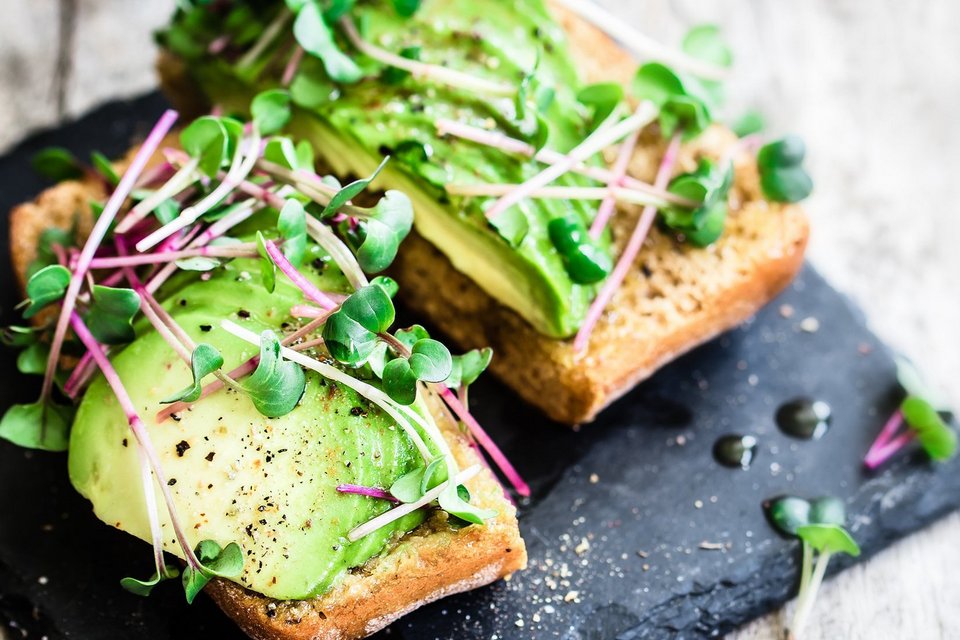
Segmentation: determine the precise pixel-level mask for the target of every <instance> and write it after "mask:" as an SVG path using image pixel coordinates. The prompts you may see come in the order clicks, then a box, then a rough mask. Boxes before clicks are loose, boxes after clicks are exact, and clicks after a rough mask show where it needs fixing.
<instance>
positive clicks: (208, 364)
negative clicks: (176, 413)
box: [160, 343, 223, 404]
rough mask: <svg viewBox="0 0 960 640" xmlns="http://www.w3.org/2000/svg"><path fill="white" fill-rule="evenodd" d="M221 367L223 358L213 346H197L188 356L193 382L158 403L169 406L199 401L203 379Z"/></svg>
mask: <svg viewBox="0 0 960 640" xmlns="http://www.w3.org/2000/svg"><path fill="white" fill-rule="evenodd" d="M222 366H223V356H222V355H220V352H219V351H218V350H217V349H216V348H215V347H213V346H211V345H209V344H204V343H201V344H198V345H197V347H196V348H195V349H194V350H193V353H192V354H191V355H190V371H191V373H192V374H193V382H192V383H191V384H190V385H189V386H187V387H185V388H184V389H181V390H180V391H178V392H177V393H175V394H173V395H172V396H169V397H166V398H164V399H163V400H161V401H160V402H161V403H162V404H170V403H173V402H195V401H197V400H199V399H200V393H201V392H202V391H203V385H202V384H201V383H202V382H203V379H204V378H205V377H207V376H208V375H210V374H212V373H213V372H214V371H217V370H219V369H220V367H222Z"/></svg>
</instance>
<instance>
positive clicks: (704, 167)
mask: <svg viewBox="0 0 960 640" xmlns="http://www.w3.org/2000/svg"><path fill="white" fill-rule="evenodd" d="M732 185H733V166H732V165H731V164H730V163H729V162H727V163H722V164H721V165H719V166H718V165H716V164H714V163H713V162H711V161H710V160H707V159H702V160H701V161H700V164H699V165H698V166H697V169H696V170H695V171H693V172H691V173H685V174H682V175H679V176H677V177H676V178H674V179H673V180H671V181H670V186H669V187H668V189H669V190H670V191H671V192H673V193H676V194H677V195H680V196H683V197H684V198H686V199H687V200H693V201H695V202H699V203H700V206H698V207H696V208H695V209H687V208H682V207H675V206H670V207H667V208H665V209H664V210H663V214H662V216H661V218H660V219H661V220H662V221H663V224H664V225H665V226H666V227H667V228H669V229H671V230H672V231H675V232H677V233H680V234H682V235H683V236H684V237H685V238H686V240H687V241H688V242H691V243H692V244H694V245H696V246H698V247H705V246H707V245H710V244H712V243H713V242H715V241H716V240H717V238H719V237H720V234H721V233H723V225H724V221H725V220H726V218H727V194H728V193H729V191H730V187H731V186H732Z"/></svg>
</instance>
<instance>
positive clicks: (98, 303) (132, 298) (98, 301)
mask: <svg viewBox="0 0 960 640" xmlns="http://www.w3.org/2000/svg"><path fill="white" fill-rule="evenodd" d="M91 299H92V303H91V304H90V306H89V308H88V309H87V312H86V313H85V314H84V316H83V321H84V323H86V325H87V327H88V328H89V329H90V333H92V334H93V336H94V337H95V338H96V339H97V341H98V342H102V343H103V344H126V343H128V342H131V341H132V340H133V339H134V337H136V333H135V332H134V330H133V318H134V316H136V315H137V311H139V310H140V296H139V295H138V294H137V292H136V291H134V290H133V289H122V288H113V287H105V286H103V285H99V284H97V285H94V286H93V289H92V291H91Z"/></svg>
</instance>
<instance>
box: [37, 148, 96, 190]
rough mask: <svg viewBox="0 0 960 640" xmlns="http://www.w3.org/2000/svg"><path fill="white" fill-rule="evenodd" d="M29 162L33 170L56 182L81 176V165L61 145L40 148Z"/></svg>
mask: <svg viewBox="0 0 960 640" xmlns="http://www.w3.org/2000/svg"><path fill="white" fill-rule="evenodd" d="M30 164H31V165H32V166H33V170H34V171H36V172H37V173H39V174H40V175H42V176H43V177H45V178H49V179H51V180H55V181H57V182H60V181H61V180H72V179H74V178H80V177H82V176H83V165H82V164H80V161H79V160H77V158H76V156H74V155H73V153H71V152H70V151H68V150H67V149H64V148H63V147H47V148H46V149H41V150H40V151H38V152H37V153H36V154H35V155H34V156H33V158H31V160H30Z"/></svg>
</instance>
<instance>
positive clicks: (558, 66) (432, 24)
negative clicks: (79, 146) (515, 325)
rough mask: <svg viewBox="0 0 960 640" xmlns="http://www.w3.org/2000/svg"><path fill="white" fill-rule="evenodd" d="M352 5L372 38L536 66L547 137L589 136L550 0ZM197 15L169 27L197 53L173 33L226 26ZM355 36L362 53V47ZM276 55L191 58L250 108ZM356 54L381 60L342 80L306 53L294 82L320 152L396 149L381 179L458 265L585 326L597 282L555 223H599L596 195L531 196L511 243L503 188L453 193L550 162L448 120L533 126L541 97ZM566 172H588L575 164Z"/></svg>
mask: <svg viewBox="0 0 960 640" xmlns="http://www.w3.org/2000/svg"><path fill="white" fill-rule="evenodd" d="M251 7H253V9H254V10H255V11H259V15H262V16H263V23H264V24H266V23H267V22H268V21H269V18H270V17H271V16H270V13H269V12H265V11H264V9H263V7H262V6H259V5H257V3H252V4H251ZM352 16H353V19H354V21H355V22H356V24H357V25H358V26H359V28H360V29H361V31H362V33H363V37H364V38H365V39H366V40H367V41H369V42H373V43H377V44H379V45H381V46H384V47H386V48H388V49H390V50H391V51H399V50H401V49H403V48H408V47H419V51H420V54H419V55H420V58H421V59H422V60H423V61H424V62H429V63H434V64H439V65H443V66H446V67H449V68H453V69H457V70H460V71H464V72H465V73H469V74H472V75H474V76H477V77H482V78H485V79H487V80H494V81H497V82H499V83H501V84H504V85H509V86H518V85H519V84H520V83H521V81H522V79H523V78H524V77H525V76H526V75H527V74H529V73H530V72H531V71H532V70H533V69H534V66H535V65H536V73H535V74H534V75H533V79H532V80H531V82H530V86H529V95H531V96H534V97H536V98H542V97H543V96H545V95H547V93H548V92H552V95H553V97H552V100H550V101H549V104H548V105H546V106H545V107H544V109H542V110H541V115H542V116H543V117H544V119H545V120H546V122H548V124H549V132H550V137H549V139H548V142H547V146H549V147H550V148H553V149H556V150H558V151H561V152H565V151H568V150H569V149H570V148H572V147H573V146H575V145H576V144H577V143H578V142H579V141H580V140H582V139H583V137H584V136H585V135H586V125H585V122H584V114H583V110H582V107H581V105H579V103H578V102H577V101H576V91H577V90H578V88H579V80H578V78H577V74H576V70H575V67H574V65H573V63H572V61H571V59H570V57H569V54H568V53H567V49H566V43H565V41H564V36H563V33H562V30H561V29H560V27H559V26H558V25H557V24H556V23H555V22H554V21H553V19H552V18H551V17H550V15H549V13H548V11H547V10H546V7H545V4H544V2H543V0H521V1H518V2H469V1H466V0H425V1H424V2H423V3H422V5H421V7H420V9H419V10H418V11H417V12H416V14H414V16H413V17H410V18H404V17H402V16H399V15H398V14H397V12H396V11H395V10H394V9H393V6H392V3H391V2H389V1H388V0H375V1H371V2H365V3H362V4H360V5H357V6H356V7H355V8H354V10H353V11H352ZM208 19H212V18H208ZM188 23H189V21H188V20H187V15H186V14H183V13H182V14H180V16H179V18H178V20H177V21H176V22H175V23H174V25H173V26H172V27H171V29H170V30H168V31H167V32H166V39H165V43H166V44H167V46H170V47H171V48H173V49H174V50H175V51H177V52H179V53H180V54H181V55H184V56H185V57H189V56H192V54H191V53H189V52H188V51H187V50H185V49H182V47H179V46H178V45H177V44H176V41H175V40H174V39H173V37H172V36H173V34H176V35H177V37H178V38H182V37H183V34H184V32H187V33H189V34H190V37H192V38H194V39H197V40H203V39H204V38H205V37H207V35H208V34H209V33H214V32H216V26H212V27H211V26H210V25H207V27H205V28H206V29H207V30H206V31H203V30H196V31H190V29H189V24H188ZM163 37H164V36H161V38H162V39H163ZM280 40H283V39H282V38H281V39H280ZM345 49H346V50H348V51H349V52H350V53H351V55H354V54H355V51H353V50H352V49H350V48H349V47H345ZM274 54H277V55H279V53H278V51H276V50H274V51H271V52H268V53H267V54H266V55H265V56H264V58H263V60H262V61H261V63H260V64H259V65H254V68H252V69H250V68H248V69H238V68H237V67H236V65H232V64H231V63H230V62H229V61H227V60H226V59H224V58H217V57H209V56H203V55H200V56H198V57H196V59H191V61H190V64H189V70H190V73H191V74H193V75H194V77H195V79H196V80H197V81H198V85H199V86H200V87H201V88H202V90H203V91H204V92H205V93H206V94H207V95H208V97H209V98H210V101H211V102H213V103H215V104H218V105H221V106H223V107H225V108H227V109H228V110H237V111H243V110H244V109H245V108H246V105H248V104H249V100H250V97H251V96H252V95H253V94H254V93H255V92H257V91H260V90H263V89H267V88H272V87H275V86H277V84H278V82H279V77H280V73H279V72H277V71H276V69H275V68H274V67H273V66H271V63H269V60H270V59H271V56H273V55H274ZM355 57H357V59H358V60H359V61H360V62H361V63H362V66H363V68H364V69H365V70H366V71H367V72H368V76H367V77H366V78H365V79H364V80H362V81H360V82H358V83H355V84H337V85H335V84H333V83H331V82H330V81H329V80H328V79H327V77H326V75H325V71H324V69H323V65H322V63H321V61H320V60H318V59H316V58H312V57H310V56H308V57H307V58H306V59H304V60H303V62H302V63H301V65H300V68H299V72H298V74H297V76H296V77H295V79H294V81H293V84H292V85H291V87H290V90H291V95H292V97H293V101H294V103H295V104H296V105H297V107H298V109H297V113H296V115H295V117H294V120H293V122H292V123H291V125H290V127H289V128H290V130H291V131H292V132H293V133H294V134H295V135H298V136H300V137H302V138H305V139H309V140H310V141H311V142H313V143H314V146H315V148H316V150H317V153H318V154H319V155H320V156H321V157H323V158H324V159H325V160H326V161H327V162H328V163H330V164H331V165H332V166H333V168H334V169H335V170H336V171H337V172H338V173H340V174H344V175H346V174H351V173H352V174H356V175H367V174H369V173H370V172H371V171H372V170H373V169H374V168H375V167H376V165H377V162H378V160H379V158H380V157H381V156H383V155H391V156H392V161H391V163H390V165H389V166H388V169H387V170H386V171H385V172H384V173H383V174H382V177H381V178H380V179H378V181H377V183H376V186H377V187H378V188H396V189H401V190H403V191H404V192H406V193H407V195H409V196H410V197H411V199H412V200H413V202H414V205H415V214H416V215H415V225H416V228H417V231H418V232H419V233H420V234H421V235H423V236H424V237H425V238H426V239H427V240H429V241H430V242H431V243H432V244H434V245H435V246H436V247H437V248H438V249H439V250H440V251H442V252H443V253H444V254H445V255H446V256H447V257H448V258H449V259H450V260H451V262H452V263H453V265H454V266H455V267H456V268H457V269H458V270H460V271H461V272H463V273H465V274H467V275H469V276H470V277H471V278H472V279H473V280H474V281H475V282H476V283H477V284H478V285H479V286H480V287H481V288H482V289H484V290H485V291H486V292H487V293H489V294H490V295H492V296H493V297H495V298H496V299H497V300H499V301H500V302H501V303H503V304H504V305H506V306H508V307H510V308H512V309H514V310H516V311H517V312H518V313H520V315H522V316H523V317H524V318H525V319H526V320H527V321H529V322H530V323H531V324H532V325H533V326H534V327H535V328H536V329H537V330H538V331H540V332H541V333H543V334H546V335H548V336H551V337H556V338H564V337H568V336H570V335H572V334H573V333H575V332H576V330H577V329H578V328H579V326H580V324H581V323H582V321H583V318H584V316H585V314H586V311H587V309H588V308H589V305H590V302H591V300H592V298H593V296H594V295H595V292H596V286H595V285H593V286H585V285H579V284H575V283H574V282H573V281H572V280H571V279H570V276H569V275H568V274H567V272H566V270H565V268H564V264H563V261H562V259H561V257H560V255H559V254H558V252H557V251H556V249H555V248H554V246H553V244H552V243H551V242H550V239H549V235H548V232H547V225H548V223H549V222H550V220H552V219H554V218H557V217H561V216H567V215H570V214H573V215H576V216H579V217H580V218H581V219H582V220H583V222H584V223H585V224H587V225H589V222H590V220H591V219H592V217H593V216H594V215H595V211H596V208H595V203H589V202H586V203H585V202H582V201H558V200H539V199H528V200H526V201H525V202H523V203H522V204H521V205H518V208H519V210H520V212H521V214H522V216H523V217H524V218H525V219H526V223H527V226H528V231H527V233H526V235H525V236H524V237H523V239H522V240H521V241H520V242H519V244H518V245H517V246H511V244H510V242H508V240H506V239H505V238H504V237H502V236H501V235H500V234H499V233H498V232H497V231H496V229H494V228H493V227H492V226H491V224H490V223H489V222H488V220H487V219H486V216H485V215H484V208H485V207H486V206H488V205H489V204H491V199H489V198H463V197H456V196H449V195H448V194H447V193H446V191H445V189H444V187H445V186H446V185H447V184H453V183H458V184H471V183H473V184H475V183H497V184H507V183H510V184H514V183H521V182H524V181H525V180H527V179H529V178H531V177H532V176H534V175H536V174H537V173H538V172H539V171H540V170H541V169H542V165H539V164H537V163H535V162H533V161H531V160H529V159H527V158H524V157H520V156H517V155H511V154H507V153H504V152H502V151H500V150H498V149H493V148H489V147H486V146H483V145H479V144H476V143H472V142H467V141H464V140H460V139H456V138H453V137H449V136H447V137H441V136H438V135H437V129H436V122H437V120H438V119H441V118H447V119H453V120H457V121H459V122H464V123H467V124H471V125H474V126H478V127H483V128H492V129H495V130H498V131H501V132H504V133H506V134H507V135H509V136H512V137H515V138H532V137H533V135H534V134H533V131H534V130H535V129H536V118H535V117H534V115H533V113H532V112H533V111H534V109H527V111H528V112H529V113H526V114H524V116H523V118H522V119H518V117H517V115H518V114H517V113H516V108H515V105H514V100H513V98H511V97H509V96H491V95H484V94H482V93H479V92H476V91H465V90H462V89H456V88H451V87H449V86H445V85H442V84H438V83H434V82H430V81H429V80H426V79H423V78H415V77H413V76H411V75H409V74H407V75H406V76H403V75H400V77H399V78H398V77H397V75H398V74H396V73H392V74H389V75H386V76H385V75H384V71H383V70H382V68H381V67H380V66H378V65H377V63H375V62H373V61H371V60H368V59H366V58H364V57H362V56H355ZM393 71H396V70H395V69H394V70H393ZM253 78H256V79H253ZM543 102H544V103H546V101H543ZM556 184H558V185H567V186H569V185H578V184H587V183H586V182H585V181H584V179H582V178H580V177H577V176H572V175H567V176H564V177H562V178H561V179H559V180H557V181H556ZM601 245H602V248H603V250H607V251H609V250H610V244H609V237H604V238H603V239H602V241H601ZM438 286H443V283H438ZM401 295H402V294H401Z"/></svg>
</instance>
